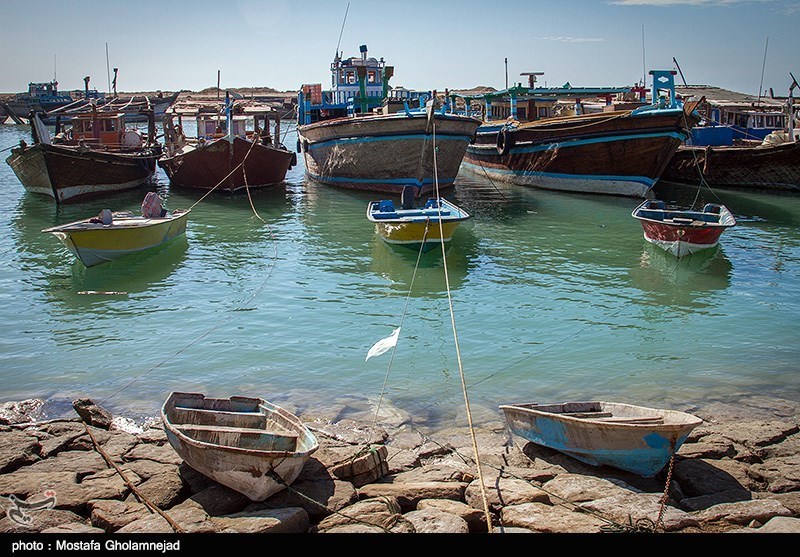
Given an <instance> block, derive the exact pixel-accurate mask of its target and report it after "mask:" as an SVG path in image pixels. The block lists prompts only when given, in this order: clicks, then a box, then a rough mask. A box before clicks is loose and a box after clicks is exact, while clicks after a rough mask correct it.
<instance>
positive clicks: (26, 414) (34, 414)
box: [0, 398, 44, 425]
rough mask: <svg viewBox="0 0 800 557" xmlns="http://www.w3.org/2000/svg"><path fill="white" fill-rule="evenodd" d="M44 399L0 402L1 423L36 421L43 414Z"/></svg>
mask: <svg viewBox="0 0 800 557" xmlns="http://www.w3.org/2000/svg"><path fill="white" fill-rule="evenodd" d="M42 406H44V401H43V400H42V399H40V398H30V399H28V400H19V401H12V402H3V403H2V404H0V425H11V424H22V423H29V422H33V421H35V420H36V419H37V418H38V417H39V415H40V414H41V412H40V411H41V409H42Z"/></svg>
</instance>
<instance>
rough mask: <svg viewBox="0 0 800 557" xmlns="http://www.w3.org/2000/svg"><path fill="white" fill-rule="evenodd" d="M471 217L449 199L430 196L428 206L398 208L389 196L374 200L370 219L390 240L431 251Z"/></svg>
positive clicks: (390, 242) (368, 213)
mask: <svg viewBox="0 0 800 557" xmlns="http://www.w3.org/2000/svg"><path fill="white" fill-rule="evenodd" d="M468 218H470V215H469V214H468V213H467V212H466V211H464V210H463V209H461V208H459V207H457V206H456V205H455V204H453V203H451V202H449V201H447V200H446V199H442V198H440V199H438V200H437V199H429V200H428V202H427V203H426V204H425V207H421V208H410V209H396V208H395V206H394V203H392V201H389V200H383V201H372V202H370V204H369V206H368V207H367V219H368V220H369V221H370V222H373V223H375V231H376V232H377V233H378V234H379V235H380V236H381V238H383V240H384V241H385V242H387V243H389V244H396V245H402V246H406V247H409V248H412V249H415V250H419V249H422V251H429V250H431V249H433V248H434V247H436V246H437V245H440V244H441V242H442V240H444V242H445V243H447V242H449V241H450V240H451V239H452V237H453V232H454V231H455V229H456V228H457V227H458V225H459V224H461V223H462V222H464V221H465V220H467V219H468Z"/></svg>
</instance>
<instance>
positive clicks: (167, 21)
mask: <svg viewBox="0 0 800 557" xmlns="http://www.w3.org/2000/svg"><path fill="white" fill-rule="evenodd" d="M347 6H348V2H347V0H292V1H289V0H227V1H225V0H222V1H220V0H213V1H207V0H191V1H189V0H186V1H184V0H161V1H153V0H137V1H128V0H126V1H117V0H106V1H105V2H99V3H98V2H86V1H80V2H73V1H65V0H50V1H45V0H3V1H2V8H3V9H2V11H0V91H2V92H18V91H23V90H26V89H27V85H28V82H29V81H49V80H50V79H52V78H53V74H54V66H55V70H56V72H57V78H58V82H59V87H60V88H61V89H62V90H68V89H78V88H83V77H84V76H86V75H89V76H91V78H92V81H91V85H92V86H93V87H96V88H97V89H99V90H101V91H105V90H107V89H108V78H107V69H106V43H108V53H109V60H110V65H111V67H112V68H113V67H117V68H119V78H118V82H117V88H118V90H119V91H151V90H157V89H161V90H165V91H173V90H178V89H190V90H200V89H203V88H205V87H211V86H214V85H216V79H217V70H221V76H222V79H221V85H222V87H223V88H224V87H254V86H268V87H273V88H276V89H279V90H297V89H298V88H299V87H300V85H302V84H303V83H323V85H324V86H327V85H328V84H329V64H330V62H331V59H332V58H333V55H334V52H335V50H336V44H337V41H338V39H339V32H340V30H341V28H342V20H343V18H344V15H345V10H346V9H347ZM643 30H644V33H643ZM643 34H644V49H643V43H642V36H643ZM361 44H366V45H367V46H368V47H369V53H370V56H375V57H376V58H380V57H384V58H385V59H386V61H387V63H388V64H391V65H394V67H395V73H394V78H393V79H392V82H391V83H392V84H393V85H402V86H405V87H408V88H412V89H439V90H442V89H444V88H445V87H449V88H451V89H459V88H470V87H474V86H477V85H491V86H493V87H497V88H502V87H503V86H504V85H505V69H504V58H506V57H507V58H508V73H509V79H510V81H511V82H514V81H521V80H522V79H523V78H520V77H519V73H520V72H523V71H543V72H545V75H544V77H543V80H544V81H546V84H547V85H551V86H556V85H562V84H563V83H565V82H567V81H569V82H570V83H571V84H572V85H574V86H624V85H631V84H633V83H635V82H636V81H638V80H640V79H641V78H642V75H643V54H644V63H645V64H646V67H647V69H648V70H649V69H653V68H658V69H662V68H667V69H668V68H674V64H673V61H672V59H673V57H675V58H676V59H677V61H678V64H680V68H681V70H682V71H683V74H684V76H685V78H686V81H687V82H688V83H690V84H691V83H694V84H701V83H702V84H710V85H717V86H720V87H724V88H728V89H733V90H736V91H740V92H744V93H757V92H758V88H759V83H760V82H761V73H762V65H763V62H764V53H765V47H767V48H766V68H765V71H764V78H763V88H764V89H768V88H769V87H773V88H774V90H775V93H776V94H780V95H786V94H787V89H788V86H789V79H790V78H789V72H790V71H791V72H792V73H794V75H795V76H798V77H799V78H800V0H570V1H565V2H553V1H552V0H543V1H540V0H506V1H505V2H503V1H499V2H492V1H486V0H480V1H479V0H448V1H440V0H427V1H422V0H402V1H397V0H390V1H383V0H350V7H349V12H348V15H347V21H346V24H345V27H344V33H343V35H342V39H341V46H340V50H343V51H344V55H345V56H346V57H347V56H357V55H358V47H359V45H361ZM643 50H644V53H643ZM54 57H55V64H54ZM678 82H679V83H681V80H680V77H678ZM540 83H542V82H541V81H540ZM542 84H544V83H542Z"/></svg>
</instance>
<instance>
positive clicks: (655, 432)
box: [500, 402, 703, 478]
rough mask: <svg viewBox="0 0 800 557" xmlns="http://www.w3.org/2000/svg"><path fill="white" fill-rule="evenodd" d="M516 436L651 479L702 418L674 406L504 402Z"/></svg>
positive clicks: (585, 459)
mask: <svg viewBox="0 0 800 557" xmlns="http://www.w3.org/2000/svg"><path fill="white" fill-rule="evenodd" d="M500 409H501V410H503V412H504V413H505V417H506V421H507V422H508V425H509V429H510V430H511V432H512V433H513V434H514V435H517V436H519V437H522V438H524V439H527V440H528V441H531V442H532V443H536V444H537V445H542V446H544V447H549V448H551V449H554V450H557V451H559V452H562V453H564V454H567V455H569V456H571V457H573V458H576V459H578V460H580V461H581V462H585V463H587V464H591V465H594V466H601V465H608V466H613V467H614V468H619V469H621V470H627V471H628V472H633V473H634V474H638V475H640V476H644V477H646V478H649V477H651V476H654V475H656V474H657V473H658V472H659V471H660V470H661V469H662V468H664V466H665V465H666V464H667V462H669V459H670V457H671V456H672V455H673V454H674V453H675V452H677V450H678V448H680V446H681V445H682V444H683V442H684V441H685V440H686V437H687V436H688V435H689V433H690V432H691V431H692V429H694V428H695V427H696V426H697V425H699V424H701V423H702V421H703V420H701V419H700V418H698V417H696V416H693V415H691V414H687V413H685V412H677V411H674V410H657V409H653V408H645V407H641V406H632V405H630V404H622V403H615V402H565V403H561V404H513V405H504V406H500Z"/></svg>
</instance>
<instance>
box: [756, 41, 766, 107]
mask: <svg viewBox="0 0 800 557" xmlns="http://www.w3.org/2000/svg"><path fill="white" fill-rule="evenodd" d="M767 47H769V37H767V44H765V45H764V61H763V62H762V63H761V83H759V84H758V104H759V105H760V104H761V88H762V87H763V86H764V68H765V67H766V65H767Z"/></svg>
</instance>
